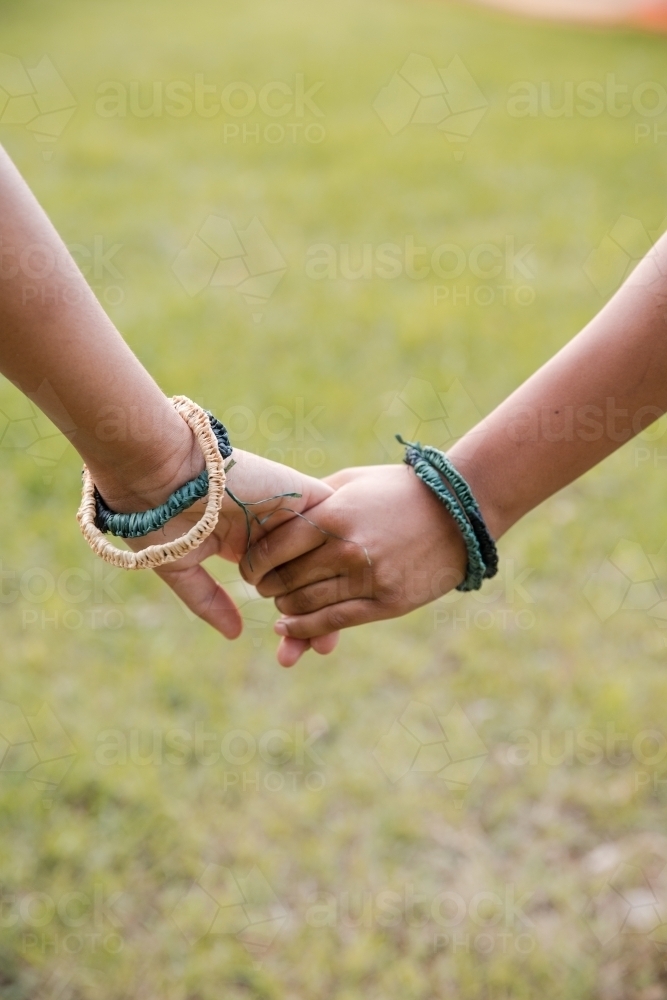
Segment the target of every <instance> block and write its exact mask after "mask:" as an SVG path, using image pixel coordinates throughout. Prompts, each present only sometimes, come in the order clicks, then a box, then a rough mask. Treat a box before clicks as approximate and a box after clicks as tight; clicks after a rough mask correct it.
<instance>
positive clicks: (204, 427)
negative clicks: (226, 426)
mask: <svg viewBox="0 0 667 1000" xmlns="http://www.w3.org/2000/svg"><path fill="white" fill-rule="evenodd" d="M171 402H172V403H173V405H174V408H175V410H176V412H177V413H178V414H179V415H180V416H181V417H182V418H183V420H185V422H186V424H187V425H188V427H189V428H190V429H191V431H192V433H193V434H194V436H195V437H196V439H197V441H198V442H199V446H200V448H201V450H202V454H203V456H204V460H205V462H206V471H207V472H208V499H207V501H206V509H205V511H204V513H203V514H202V517H201V519H200V520H199V521H198V522H197V524H195V525H193V526H192V528H190V530H189V531H188V532H186V534H184V535H182V536H181V537H180V538H175V539H174V540H173V541H171V542H163V543H161V544H159V545H148V546H147V547H146V548H145V549H141V550H140V551H139V552H131V551H128V550H127V549H117V548H116V547H115V545H112V544H111V542H110V541H109V540H108V538H107V537H106V535H104V534H103V533H102V532H101V531H100V530H99V528H98V527H97V526H96V524H95V518H96V514H97V503H96V497H95V483H94V482H93V478H92V476H91V474H90V471H89V470H88V469H87V468H86V466H85V465H84V467H83V490H82V497H81V505H80V507H79V510H78V512H77V515H76V517H77V521H78V522H79V527H80V528H81V532H82V534H83V536H84V538H85V539H86V541H87V542H88V544H89V545H90V547H91V549H92V550H93V552H94V553H95V555H98V556H99V557H100V558H101V559H104V561H105V562H108V563H111V565H112V566H118V567H119V568H120V569H156V567H158V566H164V565H165V563H170V562H174V561H175V560H176V559H180V558H181V557H182V556H184V555H185V554H186V553H187V552H191V551H192V550H193V549H196V548H198V547H199V546H200V545H201V544H202V542H203V541H204V540H205V539H206V538H208V536H209V535H210V534H211V532H212V531H213V530H214V529H215V526H216V524H217V523H218V516H219V514H220V507H221V505H222V500H223V497H224V495H225V469H224V459H223V457H222V455H221V454H220V448H219V445H218V441H217V438H216V436H215V434H214V433H213V429H212V427H211V423H210V419H209V415H208V414H207V413H206V411H205V410H203V409H202V408H201V406H198V405H197V403H193V402H192V400H191V399H188V398H187V396H172V398H171Z"/></svg>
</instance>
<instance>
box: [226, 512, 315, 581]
mask: <svg viewBox="0 0 667 1000" xmlns="http://www.w3.org/2000/svg"><path fill="white" fill-rule="evenodd" d="M328 537H329V536H328V535H327V534H326V533H325V532H323V531H321V530H320V529H319V528H318V527H316V526H315V525H313V524H311V523H309V521H306V520H304V518H302V517H294V518H292V519H291V520H290V521H289V522H288V523H287V524H284V525H281V527H279V528H275V529H274V530H273V531H270V532H269V533H268V534H267V535H265V536H264V538H260V539H259V541H258V542H256V543H255V544H254V545H253V546H252V547H251V548H250V549H249V551H248V552H247V553H246V555H245V556H244V557H243V559H242V560H241V562H240V563H239V569H240V570H241V576H242V577H243V579H244V580H245V581H246V582H247V583H252V584H253V585H256V584H257V583H259V581H260V580H261V579H262V577H263V576H265V575H266V573H268V572H269V571H270V570H272V569H274V568H275V567H276V566H280V565H281V564H282V563H285V562H289V561H290V560H291V559H296V558H297V557H298V556H302V555H305V553H306V552H310V550H311V549H315V548H318V547H319V546H320V545H323V544H324V543H325V542H326V540H327V538H328Z"/></svg>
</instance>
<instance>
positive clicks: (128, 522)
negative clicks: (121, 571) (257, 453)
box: [95, 410, 232, 538]
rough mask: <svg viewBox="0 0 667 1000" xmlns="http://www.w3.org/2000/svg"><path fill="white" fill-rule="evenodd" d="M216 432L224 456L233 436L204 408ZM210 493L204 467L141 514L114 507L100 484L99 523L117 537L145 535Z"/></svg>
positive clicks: (97, 525)
mask: <svg viewBox="0 0 667 1000" xmlns="http://www.w3.org/2000/svg"><path fill="white" fill-rule="evenodd" d="M204 412H205V413H206V416H207V417H208V419H209V423H210V424H211V429H212V431H213V433H214V434H215V438H216V441H217V442H218V448H219V450H220V454H221V455H222V457H223V458H229V457H230V455H231V454H232V446H231V444H230V443H229V435H228V434H227V429H226V427H225V426H224V424H222V423H220V421H219V420H218V419H217V417H214V416H213V414H212V413H210V412H209V411H208V410H205V411H204ZM207 493H208V470H207V469H204V471H203V472H200V473H199V475H198V476H197V477H196V478H195V479H191V480H190V481H189V482H188V483H185V484H184V485H183V486H179V488H178V489H177V490H174V492H173V493H172V494H171V496H170V497H169V498H168V499H167V500H165V502H164V503H163V504H160V506H159V507H153V508H152V509H151V510H144V511H141V512H140V513H138V514H117V513H115V512H114V511H112V510H110V509H109V508H108V507H107V505H106V503H105V502H104V499H103V498H102V495H101V494H100V492H99V490H98V489H97V487H95V507H96V514H95V526H96V527H97V528H99V530H100V531H102V532H103V533H104V534H110V535H115V536H116V537H117V538H143V536H144V535H150V533H151V532H152V531H159V530H160V528H163V527H164V526H165V524H166V523H167V521H171V519H172V517H176V516H177V515H178V514H182V513H183V511H184V510H187V509H188V508H189V507H192V505H193V504H194V503H196V502H197V500H201V498H202V497H205V496H206V494H207Z"/></svg>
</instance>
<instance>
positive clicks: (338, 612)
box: [327, 608, 347, 632]
mask: <svg viewBox="0 0 667 1000" xmlns="http://www.w3.org/2000/svg"><path fill="white" fill-rule="evenodd" d="M346 625H347V614H346V613H345V612H344V611H343V610H342V609H341V608H332V610H331V611H330V612H329V614H328V615H327V629H328V630H329V631H331V632H338V631H339V630H340V629H342V628H345V627H346Z"/></svg>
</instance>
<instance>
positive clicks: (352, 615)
mask: <svg viewBox="0 0 667 1000" xmlns="http://www.w3.org/2000/svg"><path fill="white" fill-rule="evenodd" d="M386 617H387V613H386V610H385V609H384V607H383V606H382V605H381V604H380V603H379V602H378V601H371V600H369V599H368V598H366V597H362V598H358V599H357V600H354V601H343V602H342V603H341V604H332V605H329V607H326V608H322V609H321V610H320V611H314V612H313V613H312V614H309V615H295V616H288V617H286V618H280V619H279V620H278V621H277V622H276V623H275V625H274V626H273V630H274V632H275V633H276V634H277V635H284V636H290V637H291V638H293V639H312V638H314V637H315V636H321V635H328V634H329V633H331V632H337V631H338V630H339V629H342V628H351V627H352V626H353V625H364V624H365V623H366V622H373V621H379V620H380V619H382V618H386Z"/></svg>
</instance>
